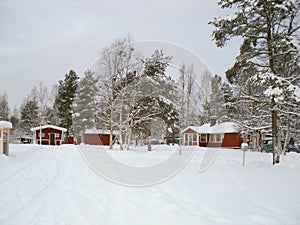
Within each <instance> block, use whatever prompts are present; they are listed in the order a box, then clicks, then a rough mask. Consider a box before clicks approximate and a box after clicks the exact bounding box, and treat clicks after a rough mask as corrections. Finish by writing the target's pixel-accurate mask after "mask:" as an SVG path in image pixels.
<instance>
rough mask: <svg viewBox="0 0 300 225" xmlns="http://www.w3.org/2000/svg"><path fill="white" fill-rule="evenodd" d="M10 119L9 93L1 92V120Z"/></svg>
mask: <svg viewBox="0 0 300 225" xmlns="http://www.w3.org/2000/svg"><path fill="white" fill-rule="evenodd" d="M8 119H9V106H8V101H7V94H6V92H4V93H3V94H2V95H1V94H0V120H6V121H8Z"/></svg>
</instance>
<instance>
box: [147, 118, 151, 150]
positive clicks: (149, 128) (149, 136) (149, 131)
mask: <svg viewBox="0 0 300 225" xmlns="http://www.w3.org/2000/svg"><path fill="white" fill-rule="evenodd" d="M147 136H148V137H147V138H148V151H151V123H149V125H148V132H147Z"/></svg>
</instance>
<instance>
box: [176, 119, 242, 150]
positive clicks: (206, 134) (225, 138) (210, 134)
mask: <svg viewBox="0 0 300 225" xmlns="http://www.w3.org/2000/svg"><path fill="white" fill-rule="evenodd" d="M181 134H182V135H183V145H185V146H200V147H227V148H240V147H241V143H242V139H241V137H240V129H239V126H238V125H237V124H235V123H233V122H223V123H216V124H214V125H211V124H204V125H202V126H199V127H198V126H188V127H187V128H185V129H184V130H183V131H182V132H181Z"/></svg>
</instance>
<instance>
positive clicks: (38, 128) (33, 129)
mask: <svg viewBox="0 0 300 225" xmlns="http://www.w3.org/2000/svg"><path fill="white" fill-rule="evenodd" d="M46 128H52V129H55V130H61V131H62V132H66V131H67V129H66V128H63V127H58V126H55V125H51V124H47V125H43V126H38V127H33V128H31V129H30V130H31V131H37V130H43V129H46Z"/></svg>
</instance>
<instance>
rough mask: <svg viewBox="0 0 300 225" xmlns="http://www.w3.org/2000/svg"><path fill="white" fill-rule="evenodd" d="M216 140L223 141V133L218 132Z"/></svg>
mask: <svg viewBox="0 0 300 225" xmlns="http://www.w3.org/2000/svg"><path fill="white" fill-rule="evenodd" d="M216 142H222V134H216Z"/></svg>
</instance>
